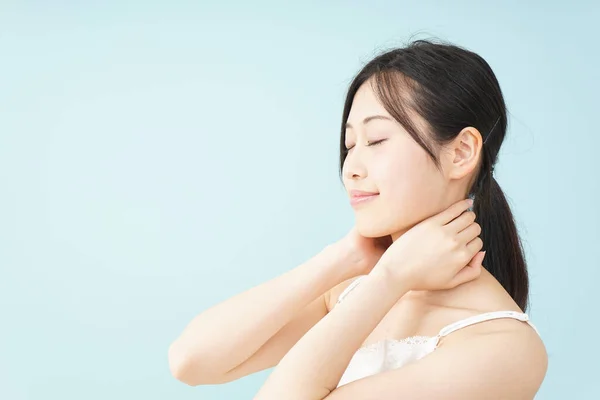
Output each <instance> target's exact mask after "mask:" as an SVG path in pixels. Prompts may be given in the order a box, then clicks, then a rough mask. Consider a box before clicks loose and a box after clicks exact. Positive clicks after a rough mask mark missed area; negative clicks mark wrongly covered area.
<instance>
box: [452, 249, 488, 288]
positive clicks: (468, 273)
mask: <svg viewBox="0 0 600 400" xmlns="http://www.w3.org/2000/svg"><path fill="white" fill-rule="evenodd" d="M484 256H485V252H481V253H478V254H477V255H476V256H475V257H473V260H472V261H471V262H470V263H469V264H467V265H466V266H465V267H464V268H463V269H461V270H460V271H459V272H458V273H457V274H456V275H454V278H452V280H451V281H450V283H449V289H451V288H455V287H456V286H458V285H462V284H463V283H467V282H470V281H472V280H474V279H477V278H479V276H480V275H481V268H482V266H481V263H482V261H483V257H484Z"/></svg>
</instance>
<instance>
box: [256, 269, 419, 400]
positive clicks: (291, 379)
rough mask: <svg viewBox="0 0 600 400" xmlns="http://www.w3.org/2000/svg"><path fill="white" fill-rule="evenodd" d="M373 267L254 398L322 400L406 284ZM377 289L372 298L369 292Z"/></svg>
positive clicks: (305, 336)
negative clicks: (399, 282) (398, 282)
mask: <svg viewBox="0 0 600 400" xmlns="http://www.w3.org/2000/svg"><path fill="white" fill-rule="evenodd" d="M386 271H387V269H385V268H379V269H378V268H377V267H376V268H375V269H373V271H371V273H370V274H369V275H368V276H367V277H366V278H365V279H364V280H363V281H362V282H361V284H360V285H358V286H357V287H356V288H355V289H354V290H353V291H352V292H351V293H350V294H349V295H348V296H347V297H346V298H345V299H344V301H343V302H342V303H341V304H339V305H337V306H336V307H335V308H334V309H333V310H331V312H330V313H329V314H327V316H325V318H323V319H322V320H321V321H320V322H319V323H317V324H316V325H315V326H314V327H313V328H312V329H311V330H310V331H308V332H307V333H306V334H305V335H304V336H303V337H302V338H301V339H300V340H299V341H298V343H297V344H296V345H295V346H294V347H293V348H292V349H291V350H290V351H289V352H288V353H287V354H286V355H285V356H284V357H283V358H282V359H281V361H280V362H279V365H278V366H277V368H276V369H275V370H274V371H273V372H272V373H271V375H270V376H269V378H267V381H266V383H265V384H264V386H263V387H262V388H261V390H260V391H259V393H258V394H257V395H256V397H255V398H254V400H267V399H268V400H271V399H283V398H285V399H290V400H295V399H298V400H321V399H325V398H326V397H327V396H328V395H329V394H330V393H331V392H332V391H333V390H334V389H335V387H336V386H337V384H338V382H339V380H340V378H341V377H342V374H343V373H344V370H345V369H346V368H347V366H348V364H349V363H350V359H351V358H352V356H353V355H354V353H355V352H356V350H357V349H358V348H359V347H360V346H361V344H362V343H363V341H364V340H365V339H366V338H367V336H368V335H369V334H370V333H371V331H373V329H374V328H375V327H376V326H377V324H379V322H380V321H381V320H382V319H383V317H384V316H385V314H387V313H388V312H389V310H390V309H391V308H392V306H393V305H394V304H396V302H397V301H398V300H399V299H400V297H402V296H403V295H404V294H405V293H406V292H408V290H410V288H409V287H408V285H402V284H395V283H394V282H396V280H395V279H390V278H389V277H388V276H387V272H386ZM373 293H377V296H373V295H372V294H373Z"/></svg>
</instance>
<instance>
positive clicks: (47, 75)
mask: <svg viewBox="0 0 600 400" xmlns="http://www.w3.org/2000/svg"><path fill="white" fill-rule="evenodd" d="M99 3H100V2H75V1H44V2H42V1H19V2H17V1H15V2H7V1H2V2H0V55H1V58H0V271H1V273H2V274H1V276H0V312H1V314H0V316H1V318H0V398H2V399H7V400H22V399H52V400H53V399H61V400H68V399H86V400H97V399H142V398H143V399H147V400H151V399H249V398H251V397H252V396H253V395H254V393H256V391H257V390H258V389H259V387H260V386H261V384H262V383H263V382H264V380H265V379H266V377H267V376H268V374H269V373H270V372H271V370H267V371H263V372H261V373H258V374H255V375H252V376H249V377H246V378H243V379H241V380H238V381H236V382H233V383H230V384H227V385H219V386H201V387H188V386H186V385H185V384H183V383H180V382H178V381H176V380H175V379H174V378H173V377H172V376H171V375H170V374H169V370H168V364H167V349H168V346H169V344H170V343H171V342H172V341H173V340H174V339H175V338H176V337H177V335H179V333H180V332H181V331H182V330H183V328H184V327H185V325H186V324H187V323H188V322H189V321H190V320H191V319H192V318H193V316H194V315H196V314H197V313H199V312H201V311H202V310H204V309H206V308H208V307H210V306H212V305H215V304H217V303H218V302H220V301H223V300H225V299H226V298H228V297H230V296H232V295H234V294H236V293H239V292H241V291H243V290H246V289H249V288H250V287H252V286H254V285H257V284H259V283H261V282H264V281H266V280H268V279H271V278H274V277H275V276H277V275H279V274H282V273H283V272H285V271H287V270H289V269H291V268H294V267H295V266H297V265H298V264H300V263H301V262H303V261H305V260H307V259H308V258H310V257H311V256H312V255H313V254H316V253H317V252H318V251H319V250H320V249H322V248H323V247H324V246H325V245H327V244H329V243H332V242H334V241H336V240H338V239H339V238H340V237H342V236H343V235H344V234H345V233H346V231H347V230H348V229H350V227H351V226H352V224H353V213H352V209H351V207H350V206H349V204H348V201H347V199H346V197H345V194H344V191H343V187H342V185H341V183H340V180H339V178H338V170H337V163H338V153H337V151H338V137H339V129H340V125H341V113H342V106H343V99H344V96H345V91H346V89H347V86H348V84H349V83H350V80H351V78H352V77H353V75H354V74H355V73H356V72H357V71H358V70H359V69H360V68H361V66H362V65H363V64H364V63H366V62H367V61H368V60H370V59H371V58H372V57H374V56H375V55H377V54H378V53H379V52H381V51H384V50H386V49H390V48H392V47H395V46H401V45H403V44H405V43H406V42H407V41H408V40H409V39H410V38H434V39H435V38H438V39H442V40H447V41H451V42H453V43H455V44H458V45H461V46H464V47H466V48H468V49H470V50H473V51H475V52H477V53H479V54H480V55H481V56H483V57H484V58H485V59H486V60H487V61H488V62H489V63H490V65H491V66H492V68H493V70H494V71H495V73H496V74H497V77H498V79H499V81H500V84H501V87H502V90H503V92H504V95H505V98H506V102H507V106H508V109H509V112H510V114H509V128H508V136H507V139H506V141H505V143H504V146H503V150H502V152H501V154H500V158H499V164H498V166H497V169H496V171H497V177H498V178H497V179H498V181H499V182H500V185H501V186H502V188H503V189H504V190H505V192H506V194H507V195H508V197H509V199H510V202H511V205H512V207H513V210H514V213H515V217H516V219H517V222H518V227H519V229H520V232H521V235H522V238H523V242H524V246H525V250H526V256H527V260H528V262H529V268H530V274H531V306H532V307H531V309H530V310H529V314H530V316H531V318H532V320H533V321H534V323H535V324H536V325H537V327H538V328H539V330H540V331H541V334H542V335H543V338H544V341H545V343H546V346H547V349H548V353H549V370H548V374H547V376H546V380H545V381H544V384H543V385H542V388H541V390H540V392H539V394H538V396H537V397H536V399H542V400H554V399H557V400H558V399H565V398H574V399H578V400H592V399H598V398H600V388H599V387H598V385H597V377H596V373H597V364H598V356H599V355H600V352H599V350H598V347H597V345H596V342H597V340H596V338H597V332H598V329H597V328H598V320H597V318H598V308H597V304H598V283H597V281H598V279H599V278H600V273H599V267H600V265H599V262H598V257H597V252H598V247H597V246H598V243H599V241H600V233H599V228H598V225H599V222H600V216H599V211H598V206H599V204H600V203H599V201H598V198H597V197H598V194H599V193H600V178H598V176H597V175H598V174H597V162H598V157H597V154H598V151H599V150H598V149H599V145H600V139H599V134H598V122H597V121H598V113H599V109H598V107H599V101H598V93H599V91H600V78H599V77H598V71H599V70H600V58H599V53H600V52H599V51H598V49H599V47H598V39H599V38H600V28H599V27H598V23H597V21H598V18H599V17H600V6H599V3H598V2H592V1H574V2H566V1H560V2H559V1H528V2H523V1H503V2H481V1H453V2H444V1H431V0H420V1H418V2H408V1H404V2H403V1H368V2H367V1H362V2H359V1H344V2H342V1H328V2H320V1H319V2H317V1H303V2H296V3H294V4H292V3H290V4H283V3H282V2H275V1H273V2H268V1H252V2H244V1H221V2H198V1H189V2H181V1H162V2H160V1H154V2H145V1H135V2H133V1H129V2H123V1H105V2H102V4H99ZM484 3H485V4H484ZM274 301H277V299H274Z"/></svg>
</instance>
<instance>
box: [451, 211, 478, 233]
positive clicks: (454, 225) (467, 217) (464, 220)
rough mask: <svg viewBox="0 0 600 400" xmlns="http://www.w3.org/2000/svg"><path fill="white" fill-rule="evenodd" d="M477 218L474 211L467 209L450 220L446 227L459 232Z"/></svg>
mask: <svg viewBox="0 0 600 400" xmlns="http://www.w3.org/2000/svg"><path fill="white" fill-rule="evenodd" d="M476 218H477V217H476V215H475V213H474V212H473V211H465V212H463V213H462V214H461V215H460V216H458V217H457V218H455V219H454V220H453V221H450V222H449V223H448V224H446V226H445V228H447V229H449V230H450V231H451V232H455V233H458V232H461V231H462V230H464V229H465V228H467V227H468V226H469V225H471V224H472V223H473V222H475V219H476Z"/></svg>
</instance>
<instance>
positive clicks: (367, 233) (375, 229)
mask: <svg viewBox="0 0 600 400" xmlns="http://www.w3.org/2000/svg"><path fill="white" fill-rule="evenodd" d="M356 230H357V232H358V233H359V234H360V235H361V236H362V237H366V238H379V237H383V236H387V235H391V234H392V233H395V232H396V231H397V229H393V228H392V227H391V226H388V224H382V223H377V222H375V221H373V220H371V221H360V220H358V219H357V221H356Z"/></svg>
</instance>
